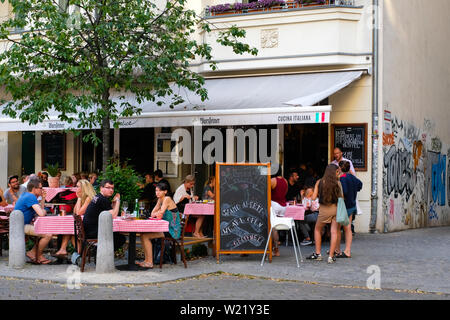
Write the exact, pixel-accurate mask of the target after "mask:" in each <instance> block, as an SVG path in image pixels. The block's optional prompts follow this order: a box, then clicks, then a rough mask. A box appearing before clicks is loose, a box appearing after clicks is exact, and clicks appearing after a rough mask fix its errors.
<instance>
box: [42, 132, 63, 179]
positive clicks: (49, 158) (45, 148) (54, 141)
mask: <svg viewBox="0 0 450 320" xmlns="http://www.w3.org/2000/svg"><path fill="white" fill-rule="evenodd" d="M41 141H42V145H41V152H42V168H47V167H48V165H55V164H58V165H59V168H60V169H61V170H63V171H64V170H66V134H65V133H63V132H44V133H42V140H41Z"/></svg>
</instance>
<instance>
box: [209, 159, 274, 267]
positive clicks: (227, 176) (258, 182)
mask: <svg viewBox="0 0 450 320" xmlns="http://www.w3.org/2000/svg"><path fill="white" fill-rule="evenodd" d="M270 180H271V176H270V163H266V164H264V163H216V187H215V191H216V192H215V193H216V200H215V219H214V220H215V229H214V230H215V242H216V243H215V245H216V246H215V248H216V250H215V251H216V259H217V263H219V259H220V254H264V249H265V247H266V243H267V239H268V237H269V233H270V228H271V225H270V214H269V213H270V201H271V183H270ZM268 255H269V261H272V239H269V245H268Z"/></svg>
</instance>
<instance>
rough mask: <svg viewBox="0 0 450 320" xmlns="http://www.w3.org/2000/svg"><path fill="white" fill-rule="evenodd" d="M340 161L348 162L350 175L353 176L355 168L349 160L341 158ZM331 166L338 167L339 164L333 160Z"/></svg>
mask: <svg viewBox="0 0 450 320" xmlns="http://www.w3.org/2000/svg"><path fill="white" fill-rule="evenodd" d="M341 161H348V162H350V173H351V174H353V175H355V174H356V171H355V168H354V167H353V162H352V161H351V160H348V159H345V158H344V157H342V159H341ZM331 163H332V164H335V165H337V166H338V167H339V162H337V161H336V160H333V162H331Z"/></svg>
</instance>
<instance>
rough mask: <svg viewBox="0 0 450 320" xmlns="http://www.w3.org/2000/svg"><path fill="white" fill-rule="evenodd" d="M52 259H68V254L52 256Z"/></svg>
mask: <svg viewBox="0 0 450 320" xmlns="http://www.w3.org/2000/svg"><path fill="white" fill-rule="evenodd" d="M52 257H55V258H58V259H67V253H66V254H52Z"/></svg>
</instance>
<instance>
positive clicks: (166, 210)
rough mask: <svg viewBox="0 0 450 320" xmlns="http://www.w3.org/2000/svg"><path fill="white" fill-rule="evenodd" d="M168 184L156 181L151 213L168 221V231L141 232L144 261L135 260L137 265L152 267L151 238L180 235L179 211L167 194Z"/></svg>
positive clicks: (153, 216)
mask: <svg viewBox="0 0 450 320" xmlns="http://www.w3.org/2000/svg"><path fill="white" fill-rule="evenodd" d="M168 191H169V186H168V185H167V184H166V183H158V184H157V185H156V188H155V193H156V197H157V198H158V202H157V203H156V206H155V207H154V208H153V211H152V213H151V217H152V218H156V219H163V220H166V221H169V232H168V233H167V232H164V233H162V232H145V233H141V243H142V247H143V249H144V256H145V258H144V261H142V262H136V264H137V265H139V266H141V267H143V268H148V269H152V268H153V246H152V242H151V240H152V239H157V238H162V237H172V238H174V239H178V238H179V237H180V235H181V223H180V213H179V211H178V208H177V205H176V204H175V202H173V200H172V198H171V197H169V196H167V193H168Z"/></svg>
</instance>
